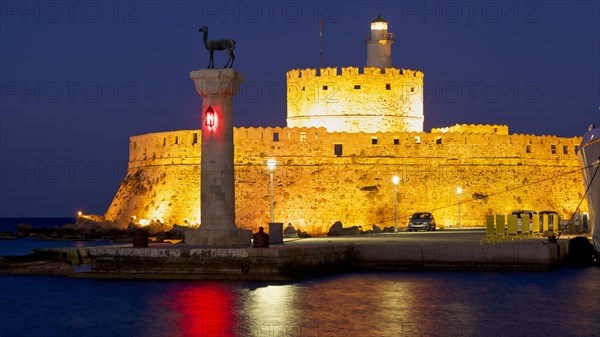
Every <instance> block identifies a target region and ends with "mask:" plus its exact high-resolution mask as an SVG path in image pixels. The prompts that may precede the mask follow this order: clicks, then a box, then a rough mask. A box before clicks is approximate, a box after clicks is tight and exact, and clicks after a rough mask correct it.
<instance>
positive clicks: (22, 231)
mask: <svg viewBox="0 0 600 337" xmlns="http://www.w3.org/2000/svg"><path fill="white" fill-rule="evenodd" d="M32 230H33V226H32V225H29V224H24V223H20V224H18V225H17V236H29V234H30V233H31V231H32Z"/></svg>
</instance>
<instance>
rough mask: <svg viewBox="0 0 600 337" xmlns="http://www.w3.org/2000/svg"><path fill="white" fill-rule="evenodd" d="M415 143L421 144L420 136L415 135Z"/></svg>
mask: <svg viewBox="0 0 600 337" xmlns="http://www.w3.org/2000/svg"><path fill="white" fill-rule="evenodd" d="M415 144H421V136H415Z"/></svg>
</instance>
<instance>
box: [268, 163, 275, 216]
mask: <svg viewBox="0 0 600 337" xmlns="http://www.w3.org/2000/svg"><path fill="white" fill-rule="evenodd" d="M275 164H276V162H275V159H269V160H267V166H268V167H269V192H270V196H271V223H273V222H275V214H274V212H273V199H274V197H273V176H274V175H275Z"/></svg>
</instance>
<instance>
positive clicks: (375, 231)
mask: <svg viewBox="0 0 600 337" xmlns="http://www.w3.org/2000/svg"><path fill="white" fill-rule="evenodd" d="M371 232H372V233H381V232H383V230H382V229H381V227H379V226H377V225H373V228H372V229H371Z"/></svg>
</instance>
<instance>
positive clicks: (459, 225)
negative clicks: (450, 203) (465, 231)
mask: <svg viewBox="0 0 600 337" xmlns="http://www.w3.org/2000/svg"><path fill="white" fill-rule="evenodd" d="M462 191H463V190H462V188H460V187H457V188H456V195H457V196H458V228H462V225H461V224H460V194H461V193H462Z"/></svg>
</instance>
